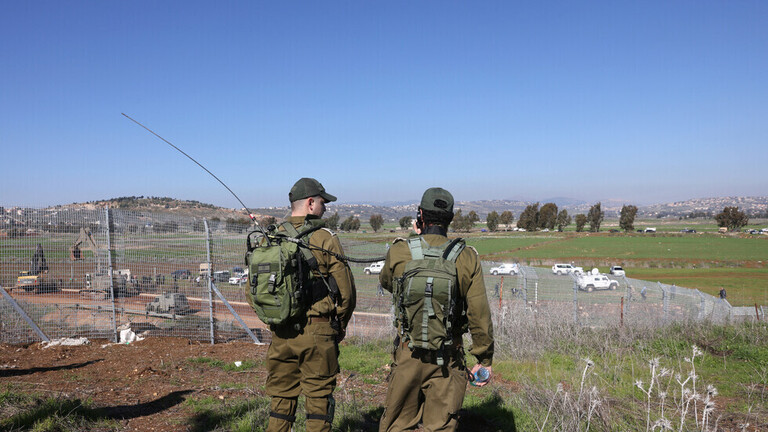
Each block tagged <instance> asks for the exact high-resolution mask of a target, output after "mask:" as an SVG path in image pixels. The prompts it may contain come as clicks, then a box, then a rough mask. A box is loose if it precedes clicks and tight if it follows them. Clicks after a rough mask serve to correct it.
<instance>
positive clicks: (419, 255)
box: [407, 236, 424, 260]
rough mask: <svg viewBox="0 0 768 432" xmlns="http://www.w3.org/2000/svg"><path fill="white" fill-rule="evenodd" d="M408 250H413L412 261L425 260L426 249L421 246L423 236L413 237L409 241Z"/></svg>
mask: <svg viewBox="0 0 768 432" xmlns="http://www.w3.org/2000/svg"><path fill="white" fill-rule="evenodd" d="M407 241H408V248H410V249H411V259H414V260H420V259H424V249H423V248H422V246H421V236H419V237H411V238H409V239H408V240H407Z"/></svg>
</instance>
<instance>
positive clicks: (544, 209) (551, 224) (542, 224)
mask: <svg viewBox="0 0 768 432" xmlns="http://www.w3.org/2000/svg"><path fill="white" fill-rule="evenodd" d="M556 222H557V204H555V203H546V204H544V205H543V206H541V210H539V220H538V224H537V226H538V227H539V228H547V229H555V223H556Z"/></svg>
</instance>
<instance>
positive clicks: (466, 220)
mask: <svg viewBox="0 0 768 432" xmlns="http://www.w3.org/2000/svg"><path fill="white" fill-rule="evenodd" d="M470 213H471V212H470ZM475 215H477V213H475ZM470 220H471V218H470V216H469V215H466V216H464V215H463V214H461V209H459V210H456V213H455V214H454V215H453V222H451V225H453V230H454V231H464V232H469V230H470V229H471V228H472V225H473V224H472V222H470Z"/></svg>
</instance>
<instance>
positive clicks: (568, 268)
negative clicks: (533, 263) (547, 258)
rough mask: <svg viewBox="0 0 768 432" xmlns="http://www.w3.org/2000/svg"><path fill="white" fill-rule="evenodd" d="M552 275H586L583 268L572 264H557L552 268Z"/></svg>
mask: <svg viewBox="0 0 768 432" xmlns="http://www.w3.org/2000/svg"><path fill="white" fill-rule="evenodd" d="M552 273H554V274H556V275H558V276H559V275H567V274H571V273H574V274H582V273H584V269H583V268H581V267H574V266H572V265H571V264H555V265H553V266H552Z"/></svg>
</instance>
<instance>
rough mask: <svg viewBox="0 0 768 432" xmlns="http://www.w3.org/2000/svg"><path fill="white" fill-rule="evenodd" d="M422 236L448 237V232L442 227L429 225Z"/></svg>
mask: <svg viewBox="0 0 768 432" xmlns="http://www.w3.org/2000/svg"><path fill="white" fill-rule="evenodd" d="M421 234H422V235H423V234H436V235H441V236H444V237H448V230H447V229H446V228H443V227H441V226H440V225H427V226H426V227H425V228H424V229H423V230H422V231H421Z"/></svg>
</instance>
